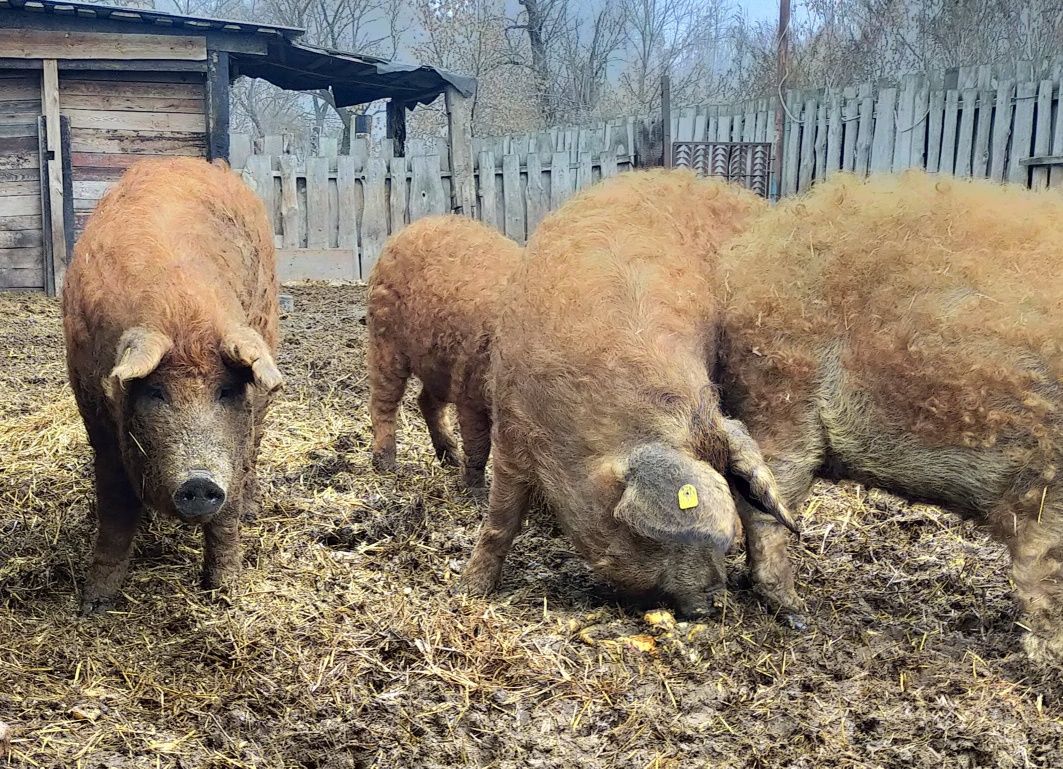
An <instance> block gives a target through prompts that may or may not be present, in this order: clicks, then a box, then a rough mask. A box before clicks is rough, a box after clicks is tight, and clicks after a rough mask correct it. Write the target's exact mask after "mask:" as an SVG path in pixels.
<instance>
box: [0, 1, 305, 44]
mask: <svg viewBox="0 0 1063 769" xmlns="http://www.w3.org/2000/svg"><path fill="white" fill-rule="evenodd" d="M0 8H11V9H14V10H22V11H27V12H30V13H34V12H36V13H54V14H56V15H58V16H80V17H82V18H84V17H86V16H94V17H96V18H99V19H111V20H114V21H128V22H132V23H140V24H145V25H148V26H166V27H169V28H174V27H190V28H196V29H200V30H202V29H204V28H206V29H216V30H221V31H225V32H244V33H247V34H253V35H279V36H281V37H284V38H287V39H289V40H290V39H293V38H296V37H301V36H302V35H303V34H305V32H306V30H304V29H301V28H299V27H284V26H281V25H279V24H262V23H260V22H257V21H242V20H239V19H215V18H212V17H210V16H182V15H180V14H176V13H169V12H168V11H155V10H150V9H147V8H120V7H118V6H115V5H103V4H101V3H84V2H80V0H78V1H75V0H0Z"/></svg>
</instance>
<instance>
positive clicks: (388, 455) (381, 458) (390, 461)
mask: <svg viewBox="0 0 1063 769" xmlns="http://www.w3.org/2000/svg"><path fill="white" fill-rule="evenodd" d="M398 468H399V463H398V462H396V461H395V452H393V451H381V452H374V453H373V469H374V470H376V471H377V472H378V473H393V472H395V471H396V470H398Z"/></svg>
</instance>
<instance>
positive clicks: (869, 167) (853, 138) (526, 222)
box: [231, 59, 1063, 279]
mask: <svg viewBox="0 0 1063 769" xmlns="http://www.w3.org/2000/svg"><path fill="white" fill-rule="evenodd" d="M1061 87H1063V59H1057V60H1054V61H1046V62H1043V63H1041V64H1039V65H1038V66H1036V67H1035V66H1033V65H1032V64H1029V63H1024V64H1018V65H1016V66H1010V67H1000V66H996V67H992V66H982V67H962V68H959V69H954V70H950V71H949V72H944V73H937V74H931V75H925V74H916V75H910V76H907V77H904V78H902V79H901V80H900V81H898V82H882V83H878V84H871V83H865V84H863V85H854V86H849V87H846V88H838V89H819V90H813V91H795V90H791V91H787V92H786V96H785V104H786V114H785V118H784V133H783V149H784V152H783V163H782V168H781V169H773V189H776V190H778V192H779V193H780V194H782V195H789V194H793V193H795V192H800V191H804V190H807V189H808V188H809V187H810V186H811V185H812V184H813V183H814V182H816V181H818V180H821V179H825V178H827V177H828V176H829V175H830V174H831V173H834V172H837V171H839V170H845V171H851V172H854V173H857V174H867V173H872V172H890V171H901V170H904V169H907V168H924V169H926V170H928V171H930V172H934V173H942V174H954V175H957V176H973V177H986V178H990V179H995V180H997V181H1006V182H1013V183H1020V184H1027V185H1030V186H1032V187H1034V188H1044V187H1063V109H1061V97H1060V91H1061ZM774 119H775V102H774V100H772V99H760V100H754V101H747V102H742V103H738V104H729V105H704V106H700V107H688V108H685V109H680V110H677V111H675V112H673V114H672V115H671V119H670V122H671V125H670V128H671V137H672V139H673V140H675V141H709V142H711V141H718V142H770V141H773V139H774ZM663 135H664V131H663V125H662V124H661V122H660V121H658V122H657V124H656V125H654V123H653V121H652V120H651V119H649V118H622V119H618V120H613V121H607V122H603V123H598V124H595V125H589V126H576V127H556V128H551V129H548V130H546V131H542V132H539V133H535V134H524V135H520V136H508V137H490V138H476V139H473V156H474V161H475V177H476V179H475V183H476V194H477V198H476V199H477V205H476V210H475V211H474V212H472V213H473V214H474V215H475V216H476V217H478V218H479V219H481V220H482V221H484V222H486V223H488V224H490V225H493V226H495V227H497V228H498V229H499V230H501V231H502V232H504V233H506V235H508V236H509V237H511V238H513V239H514V240H516V241H518V242H520V243H523V242H525V241H526V240H527V237H528V235H529V234H530V233H531V232H532V230H534V228H535V226H536V225H537V224H538V222H539V221H540V219H542V217H543V215H544V214H545V213H546V212H547V211H549V210H551V209H553V208H556V207H557V206H558V205H560V204H561V203H562V202H563V201H564V200H566V199H567V198H568V197H569V196H570V195H571V194H572V193H573V192H575V191H576V190H579V189H582V188H583V187H585V186H587V185H588V184H591V183H593V182H594V181H596V180H598V179H600V178H602V177H603V176H609V175H611V174H614V173H616V172H618V171H623V170H627V169H629V168H632V167H634V166H636V165H657V164H659V163H660V162H661V159H662V156H663V143H662V141H663V139H662V137H663ZM258 145H259V146H258V147H257V148H256V147H252V142H251V140H250V139H249V138H248V137H246V136H239V135H234V136H233V137H232V142H231V146H232V154H231V159H232V163H233V166H234V167H235V168H237V169H241V170H242V171H243V173H244V175H245V178H247V179H248V181H249V182H250V183H251V184H252V185H253V186H254V187H255V189H256V190H257V191H258V192H259V194H260V195H261V196H262V197H263V198H264V199H265V201H266V204H267V208H268V210H269V211H270V216H271V218H272V220H273V225H274V232H275V234H276V238H277V243H278V246H280V247H281V249H282V251H281V275H282V277H284V278H295V277H304V278H346V279H357V278H361V279H365V278H366V277H367V276H368V274H369V270H370V269H371V268H372V265H373V264H374V263H375V261H376V259H377V256H378V255H379V253H380V249H381V248H382V246H383V243H384V241H385V240H386V238H387V236H388V235H389V234H391V233H393V232H396V231H397V230H398V229H400V228H401V227H402V226H403V225H404V224H406V223H408V222H411V221H413V220H415V219H417V218H419V217H421V216H424V215H426V214H431V213H441V212H443V211H446V210H449V208H450V200H451V181H450V170H449V169H450V161H449V157H448V151H447V146H446V143H445V142H444V141H443V140H411V141H409V142H408V143H407V148H406V156H405V157H392V156H390V155H384V156H379V155H372V154H371V153H370V152H369V147H368V145H367V144H366V143H365V142H364V140H359V141H356V142H355V146H354V147H353V148H352V154H351V155H349V156H339V157H337V156H336V148H335V143H334V142H326V141H323V142H321V150H320V153H321V156H318V157H309V158H305V159H298V158H297V157H296V156H295V155H292V154H287V153H286V142H285V141H284V139H283V138H282V137H265V138H264V139H260V140H259V141H258ZM388 147H390V144H388V145H387V147H384V148H383V149H387V148H388ZM375 149H381V148H379V147H378V148H375Z"/></svg>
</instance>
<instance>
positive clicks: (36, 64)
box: [0, 49, 207, 78]
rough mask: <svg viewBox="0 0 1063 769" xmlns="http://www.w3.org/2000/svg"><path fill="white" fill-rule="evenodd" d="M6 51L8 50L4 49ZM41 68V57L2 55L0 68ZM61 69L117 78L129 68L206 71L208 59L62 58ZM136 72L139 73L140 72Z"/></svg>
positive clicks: (152, 70) (159, 70) (157, 71)
mask: <svg viewBox="0 0 1063 769" xmlns="http://www.w3.org/2000/svg"><path fill="white" fill-rule="evenodd" d="M0 50H2V49H0ZM4 53H7V52H6V51H4ZM40 68H41V60H40V59H16V58H12V57H6V56H0V69H29V70H34V69H36V70H39V69H40ZM59 69H61V70H63V71H64V72H68V71H78V70H88V71H91V72H93V73H96V72H101V71H106V72H114V73H115V76H116V78H117V77H118V76H119V73H121V74H128V71H129V70H150V71H151V72H154V73H161V72H175V73H176V72H206V71H207V62H206V60H204V61H171V60H167V59H62V60H60V61H59ZM136 74H139V72H138V73H136Z"/></svg>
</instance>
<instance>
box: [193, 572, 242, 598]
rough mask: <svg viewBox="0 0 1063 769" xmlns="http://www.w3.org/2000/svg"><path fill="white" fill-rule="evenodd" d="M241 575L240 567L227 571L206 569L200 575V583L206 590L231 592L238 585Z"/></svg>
mask: <svg viewBox="0 0 1063 769" xmlns="http://www.w3.org/2000/svg"><path fill="white" fill-rule="evenodd" d="M239 576H240V572H239V570H238V569H232V570H225V571H204V572H203V573H202V574H201V575H200V580H199V584H200V586H201V587H202V588H203V589H204V590H209V591H211V592H219V593H229V592H231V591H232V590H233V588H234V587H235V586H236V582H237V579H238V578H239Z"/></svg>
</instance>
